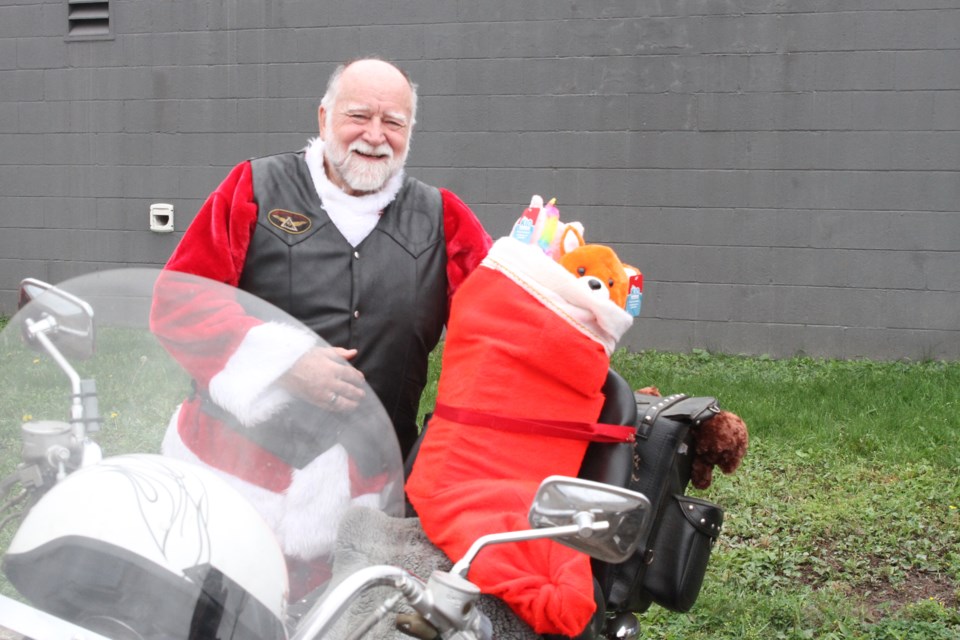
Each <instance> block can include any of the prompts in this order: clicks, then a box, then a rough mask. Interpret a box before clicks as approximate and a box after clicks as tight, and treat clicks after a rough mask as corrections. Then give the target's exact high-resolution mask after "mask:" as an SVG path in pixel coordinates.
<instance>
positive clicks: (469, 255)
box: [440, 189, 493, 297]
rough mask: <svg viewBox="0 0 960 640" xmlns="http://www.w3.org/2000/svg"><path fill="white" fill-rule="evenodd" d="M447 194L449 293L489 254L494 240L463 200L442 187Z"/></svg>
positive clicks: (446, 228) (444, 197)
mask: <svg viewBox="0 0 960 640" xmlns="http://www.w3.org/2000/svg"><path fill="white" fill-rule="evenodd" d="M440 195H441V196H443V234H444V237H445V239H446V243H447V296H448V297H450V296H452V295H453V294H454V292H455V291H456V290H457V288H458V287H459V286H460V284H461V283H462V282H463V281H464V279H465V278H466V277H467V276H468V275H470V272H472V271H473V270H474V269H476V268H477V265H478V264H480V261H481V260H483V258H484V257H485V256H486V255H487V251H489V250H490V247H491V246H492V245H493V240H492V239H491V238H490V236H489V234H487V232H486V231H485V230H484V228H483V225H482V224H480V221H479V220H478V219H477V216H476V215H474V213H473V211H471V210H470V207H468V206H467V205H466V204H464V202H463V200H461V199H460V198H459V197H457V195H456V194H454V193H452V192H450V191H447V190H446V189H440Z"/></svg>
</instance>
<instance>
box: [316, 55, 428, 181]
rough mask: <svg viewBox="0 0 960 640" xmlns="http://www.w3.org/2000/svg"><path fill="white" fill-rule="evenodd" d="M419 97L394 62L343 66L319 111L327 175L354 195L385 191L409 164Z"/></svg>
mask: <svg viewBox="0 0 960 640" xmlns="http://www.w3.org/2000/svg"><path fill="white" fill-rule="evenodd" d="M416 98H417V96H416V87H415V86H414V85H413V84H412V83H411V82H410V79H409V78H407V76H406V74H404V73H403V72H402V71H400V69H398V68H397V67H396V66H394V65H392V64H390V63H389V62H385V61H383V60H376V59H369V58H368V59H364V60H357V61H355V62H351V63H349V64H347V65H344V66H342V67H339V68H338V69H337V70H336V71H335V72H334V73H333V75H332V76H331V77H330V82H329V83H328V85H327V92H326V94H325V95H324V96H323V100H322V101H321V102H320V109H319V113H318V119H319V124H320V138H321V139H322V140H323V141H324V168H325V169H326V173H327V177H328V178H329V179H330V180H331V181H332V182H333V183H334V184H336V185H337V186H338V187H340V188H341V189H343V190H344V191H345V192H346V193H348V194H351V195H364V194H368V193H373V192H376V191H379V190H381V189H382V188H383V187H384V186H385V185H386V183H387V181H389V180H390V178H392V177H393V176H395V175H397V174H398V173H399V172H400V171H401V170H402V169H403V166H404V164H405V162H406V159H407V153H408V151H409V149H410V134H411V132H412V131H413V123H414V115H415V111H416Z"/></svg>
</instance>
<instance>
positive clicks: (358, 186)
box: [324, 138, 410, 193]
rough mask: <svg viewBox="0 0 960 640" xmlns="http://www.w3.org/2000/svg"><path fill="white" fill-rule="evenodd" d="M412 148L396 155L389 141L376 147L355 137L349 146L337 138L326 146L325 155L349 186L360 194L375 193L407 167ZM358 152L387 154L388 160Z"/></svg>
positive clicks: (385, 155) (374, 154) (372, 154)
mask: <svg viewBox="0 0 960 640" xmlns="http://www.w3.org/2000/svg"><path fill="white" fill-rule="evenodd" d="M409 149H410V147H409V146H408V147H407V149H406V150H404V152H403V154H402V155H400V156H396V155H395V154H394V153H393V149H392V148H391V147H390V145H389V144H387V143H383V144H381V145H378V146H376V147H373V146H370V145H369V144H367V143H366V142H363V141H362V140H355V141H354V142H353V143H352V144H350V146H349V147H346V146H344V145H342V144H340V141H339V140H337V139H336V138H334V139H332V140H330V143H329V144H326V145H324V155H325V156H326V158H327V160H328V161H329V162H330V165H331V167H332V168H333V170H334V171H336V172H337V173H338V174H339V175H340V177H341V178H342V179H343V181H344V182H345V183H346V184H347V186H349V187H350V188H351V189H353V190H354V191H359V192H360V193H373V192H375V191H379V190H380V189H382V188H383V186H384V185H385V184H386V183H387V181H388V180H389V179H390V178H392V177H393V176H395V175H397V173H399V172H400V170H401V169H403V165H404V164H405V163H406V161H407V151H409ZM355 151H356V152H359V153H361V154H364V155H368V156H384V157H386V158H387V161H386V162H384V161H368V160H365V159H363V158H362V157H360V156H359V155H358V154H357V153H354V152H355Z"/></svg>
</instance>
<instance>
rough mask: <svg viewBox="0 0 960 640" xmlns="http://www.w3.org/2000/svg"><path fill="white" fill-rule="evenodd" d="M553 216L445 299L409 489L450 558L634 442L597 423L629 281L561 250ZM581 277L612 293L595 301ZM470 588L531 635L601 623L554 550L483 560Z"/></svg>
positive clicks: (584, 584)
mask: <svg viewBox="0 0 960 640" xmlns="http://www.w3.org/2000/svg"><path fill="white" fill-rule="evenodd" d="M551 206H552V204H551ZM548 213H550V214H551V215H549V217H548V218H547V220H546V221H543V220H542V219H541V218H542V216H539V215H535V212H533V213H532V214H531V215H530V216H529V217H526V219H521V220H520V221H518V224H517V225H516V226H515V230H516V229H520V231H522V232H523V236H522V237H516V236H509V237H503V238H500V239H499V240H497V242H496V243H494V245H493V247H492V248H491V250H490V252H489V253H488V255H487V257H486V258H485V259H484V261H483V262H482V263H481V265H480V266H479V267H478V268H477V269H476V270H474V271H473V273H471V275H470V276H469V277H468V278H467V279H466V281H464V283H463V285H462V286H461V287H460V289H458V291H457V293H456V294H455V295H454V297H453V300H452V305H451V310H450V318H449V321H448V323H447V336H446V339H445V342H444V351H443V364H442V367H441V374H440V380H439V386H438V392H437V403H436V407H435V410H434V413H433V417H432V418H431V420H430V423H429V425H428V428H427V430H426V433H425V435H424V438H423V440H422V443H421V446H420V449H419V453H418V455H417V458H416V462H415V464H414V466H413V470H412V472H411V474H410V478H409V480H408V481H407V485H406V489H407V496H408V498H409V499H410V503H411V504H412V505H413V507H414V509H415V510H416V512H417V515H418V516H419V518H420V522H421V524H422V526H423V530H424V532H425V533H426V535H427V537H428V538H429V539H430V540H431V541H432V542H433V543H434V544H436V545H437V546H438V547H439V548H440V549H442V550H443V551H444V552H445V553H446V555H447V556H448V557H449V558H451V559H453V560H459V559H460V558H461V557H463V555H464V553H465V552H466V551H467V549H468V548H469V547H470V545H471V544H472V543H473V542H474V541H475V540H476V539H477V538H478V537H479V536H481V535H484V534H487V533H496V532H503V531H517V530H522V529H527V528H528V527H529V525H528V523H527V511H528V509H529V507H530V504H531V502H532V501H533V497H534V495H535V493H536V490H537V487H538V486H539V484H540V482H541V481H542V480H543V479H544V478H546V477H547V476H549V475H554V474H556V475H566V476H576V475H577V474H578V472H579V469H580V466H581V463H582V461H583V456H584V453H585V451H586V448H587V445H588V444H589V443H590V442H591V441H594V442H627V441H630V439H632V438H633V435H634V428H633V427H623V426H615V425H604V424H598V423H597V419H598V417H599V415H600V410H601V408H602V406H603V403H604V395H603V392H602V387H603V384H604V381H605V380H606V377H607V372H608V370H609V367H610V355H611V353H612V352H613V350H614V349H615V347H616V343H617V341H618V340H619V339H620V337H621V336H622V335H623V333H624V332H625V331H626V330H627V329H629V328H630V326H632V324H633V318H632V317H631V314H630V313H628V312H627V311H625V309H624V307H623V305H622V303H621V300H622V299H625V298H629V291H630V289H629V286H630V284H629V280H630V279H629V276H628V274H627V271H626V269H624V268H623V267H622V266H621V267H620V269H619V270H617V269H616V268H615V267H616V264H615V263H611V262H609V257H610V256H609V254H606V252H597V250H596V249H593V248H591V246H590V245H586V246H584V243H583V241H582V236H580V234H579V233H577V234H576V235H577V236H580V237H579V238H578V239H577V241H576V242H573V241H571V242H570V245H569V246H567V245H564V244H563V243H561V242H560V240H561V239H564V240H570V236H571V235H572V232H571V233H570V234H567V233H566V229H567V228H569V227H570V226H571V225H563V223H560V222H559V219H558V216H557V215H555V214H552V212H548ZM525 214H526V212H525ZM537 222H543V224H541V225H540V228H542V229H543V231H542V232H537V228H538V227H537ZM561 228H562V229H564V231H558V229H561ZM528 232H529V233H528ZM558 233H559V237H558ZM548 236H549V239H550V241H549V242H547V241H546V238H547V237H548ZM564 236H567V237H564ZM558 245H561V246H562V249H559V250H558V249H557V246H558ZM554 251H556V255H554V254H553V253H552V252H554ZM601 253H602V254H604V255H603V259H602V260H597V257H599V256H600V254H601ZM560 254H563V255H560ZM558 256H559V257H558ZM563 258H566V260H567V261H568V262H570V263H571V265H572V267H571V268H567V267H565V266H563V264H562V262H561V261H562V260H563ZM580 258H583V259H584V260H583V261H582V262H581V260H580ZM581 267H582V268H583V269H584V273H583V274H579V273H577V272H578V271H579V269H580V268H581ZM608 269H610V270H611V271H610V272H609V273H608V271H607V270H608ZM588 273H589V274H590V276H591V277H597V278H598V280H600V281H601V282H605V283H609V281H610V280H611V279H612V280H614V281H615V286H613V287H608V286H607V285H604V287H603V290H602V291H601V290H599V289H592V288H591V287H590V286H589V285H588V284H587V282H588V280H587V278H585V277H582V276H587V275H588ZM624 291H627V294H626V296H624ZM607 292H613V293H612V295H611V294H610V293H607ZM468 577H469V579H470V580H471V581H472V582H473V583H474V584H476V585H478V586H479V587H480V588H481V590H482V591H483V592H484V593H487V594H491V595H494V596H496V597H498V598H500V599H501V600H503V601H504V602H505V603H506V604H507V605H508V606H510V608H511V609H512V610H513V611H514V612H515V613H517V615H518V616H519V617H520V618H522V619H523V620H524V621H526V622H527V623H528V624H529V625H530V626H531V627H532V628H533V630H534V631H535V632H537V633H539V634H556V635H561V636H568V637H575V636H577V635H578V634H580V633H581V632H582V631H583V630H584V629H585V628H586V627H587V625H588V624H589V623H591V620H592V619H593V618H594V617H595V616H596V615H602V611H601V610H599V609H598V606H599V605H598V602H597V601H596V600H595V598H594V581H593V574H592V571H591V567H590V558H589V557H588V556H586V555H585V554H583V553H580V552H578V551H574V550H573V549H570V548H568V547H565V546H563V545H560V544H559V543H556V542H554V541H551V540H533V541H528V542H522V543H516V544H504V545H495V546H491V547H488V548H485V549H484V550H483V552H482V553H481V554H479V555H478V556H477V558H476V559H475V560H474V562H473V564H472V565H471V568H470V574H469V576H468Z"/></svg>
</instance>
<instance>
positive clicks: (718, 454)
mask: <svg viewBox="0 0 960 640" xmlns="http://www.w3.org/2000/svg"><path fill="white" fill-rule="evenodd" d="M638 393H643V394H646V395H651V396H659V395H660V390H659V389H657V388H656V387H644V388H643V389H639V390H638ZM693 440H694V447H693V464H692V468H691V471H690V483H691V484H692V485H693V486H694V487H696V488H697V489H706V488H707V487H709V486H710V484H711V483H712V482H713V468H714V466H717V467H720V470H721V471H723V472H724V473H726V474H731V473H733V472H734V471H736V470H737V468H738V467H739V466H740V462H741V461H742V460H743V457H744V456H745V455H746V454H747V446H748V442H749V436H748V434H747V425H746V423H745V422H744V421H743V419H742V418H741V417H740V416H738V415H736V414H735V413H731V412H729V411H726V410H723V409H721V410H720V413H718V414H717V415H715V416H714V417H713V418H711V419H710V420H707V421H706V422H703V423H701V424H700V425H699V426H697V427H696V428H695V431H694V433H693Z"/></svg>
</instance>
